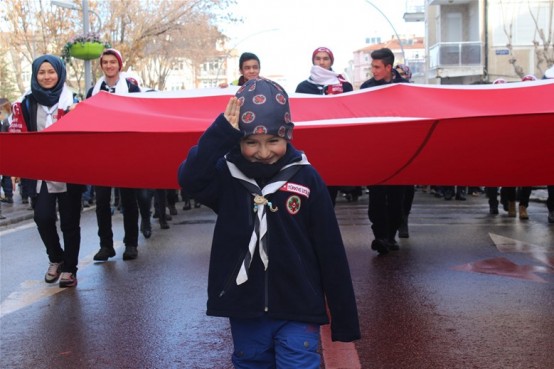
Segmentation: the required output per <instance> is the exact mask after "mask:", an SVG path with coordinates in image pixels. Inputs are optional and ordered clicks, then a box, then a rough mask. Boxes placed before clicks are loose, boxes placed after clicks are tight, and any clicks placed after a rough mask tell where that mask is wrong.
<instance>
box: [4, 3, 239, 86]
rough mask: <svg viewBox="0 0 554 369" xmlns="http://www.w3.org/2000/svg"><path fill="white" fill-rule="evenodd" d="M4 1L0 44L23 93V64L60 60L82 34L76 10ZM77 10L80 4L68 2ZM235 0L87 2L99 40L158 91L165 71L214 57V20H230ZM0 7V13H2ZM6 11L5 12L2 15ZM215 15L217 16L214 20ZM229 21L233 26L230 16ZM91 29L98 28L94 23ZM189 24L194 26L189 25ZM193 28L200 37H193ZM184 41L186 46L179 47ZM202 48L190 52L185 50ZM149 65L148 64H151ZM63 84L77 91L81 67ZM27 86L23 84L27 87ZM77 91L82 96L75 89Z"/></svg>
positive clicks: (73, 66) (71, 68)
mask: <svg viewBox="0 0 554 369" xmlns="http://www.w3.org/2000/svg"><path fill="white" fill-rule="evenodd" d="M2 1H3V2H5V5H4V8H5V9H6V12H5V14H2V18H3V20H5V23H4V24H3V25H0V31H3V32H5V34H6V35H7V37H5V45H0V46H3V47H6V48H8V49H9V50H10V52H9V55H11V58H12V60H11V61H10V62H11V64H12V66H13V67H12V72H13V73H14V75H15V80H16V83H17V87H18V89H19V90H20V92H21V93H23V92H24V91H25V90H26V89H28V86H26V83H25V82H24V81H23V80H22V77H21V76H22V70H23V68H25V64H30V63H31V62H32V60H34V59H35V58H36V57H37V56H39V55H41V54H44V53H52V54H57V55H61V52H62V49H63V46H64V45H65V44H66V43H67V41H68V40H69V39H70V38H71V37H73V36H75V35H77V34H80V33H82V29H83V26H82V21H81V18H80V17H79V16H76V14H75V10H70V9H64V8H60V7H56V6H53V5H52V4H51V3H50V1H51V0H2ZM73 2H74V3H75V4H76V5H77V6H80V5H81V0H73ZM234 2H235V1H234V0H142V1H137V0H120V1H109V0H98V1H95V0H90V1H89V7H90V9H91V10H93V11H94V12H93V14H91V20H93V19H94V17H95V15H94V14H98V15H99V16H100V19H101V23H102V24H103V26H102V29H100V30H98V29H95V28H94V27H92V29H93V30H95V31H99V32H98V33H99V34H100V35H101V37H102V40H103V41H105V42H108V43H110V44H111V45H112V46H113V47H115V48H117V49H118V50H120V51H121V53H122V54H123V56H124V64H125V67H127V66H133V68H134V69H135V70H138V68H142V69H145V70H146V69H148V73H150V74H152V73H153V76H152V78H151V79H149V80H151V81H154V80H156V81H157V83H156V84H155V87H157V88H160V89H161V88H163V87H164V86H165V79H166V78H167V75H168V72H169V70H171V68H172V67H174V66H175V63H177V62H182V59H184V58H189V57H193V58H194V59H195V62H192V63H191V64H193V65H194V68H197V67H198V66H197V65H195V64H194V63H203V62H205V61H206V60H207V57H208V56H212V55H213V53H214V51H213V50H214V49H215V45H216V42H217V39H219V38H221V37H222V35H221V33H220V31H219V30H218V29H217V27H216V26H215V25H214V24H212V23H213V22H214V20H217V19H218V18H217V17H229V16H228V15H225V14H224V11H225V9H226V8H227V7H228V6H229V5H230V4H231V3H234ZM4 8H2V7H0V9H4ZM8 9H9V12H8V11H7V10H8ZM216 14H219V15H216ZM229 20H230V21H233V20H232V19H231V18H230V17H229ZM93 24H95V25H96V24H99V22H98V20H96V21H95V22H94V23H93ZM192 25H194V26H192ZM198 29H201V30H203V31H204V32H198ZM184 40H186V41H187V42H184ZM192 44H195V45H196V44H201V45H203V47H202V48H195V49H194V50H193V49H192V48H190V47H189V46H190V45H192ZM150 63H151V64H150ZM92 67H93V79H95V78H96V77H97V76H99V75H101V71H100V69H99V65H98V62H97V61H93V62H92ZM68 76H69V77H68V80H70V81H71V80H73V81H76V84H77V85H78V86H82V85H83V83H82V80H83V63H82V62H81V61H79V60H70V62H69V63H68ZM27 84H28V83H27ZM80 91H81V92H83V91H82V90H81V89H80Z"/></svg>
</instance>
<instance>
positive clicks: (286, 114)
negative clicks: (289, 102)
mask: <svg viewBox="0 0 554 369" xmlns="http://www.w3.org/2000/svg"><path fill="white" fill-rule="evenodd" d="M285 123H290V113H289V112H288V111H287V112H286V113H285Z"/></svg>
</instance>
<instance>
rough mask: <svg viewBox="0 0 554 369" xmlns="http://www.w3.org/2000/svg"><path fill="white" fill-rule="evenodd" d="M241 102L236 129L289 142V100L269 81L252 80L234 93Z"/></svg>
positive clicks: (244, 133)
mask: <svg viewBox="0 0 554 369" xmlns="http://www.w3.org/2000/svg"><path fill="white" fill-rule="evenodd" d="M235 96H236V97H237V98H238V100H239V102H240V118H239V129H240V131H241V132H242V133H243V135H244V136H245V137H246V136H250V135H256V134H268V135H275V136H279V137H282V138H284V139H286V140H288V141H289V140H291V139H292V129H293V128H294V124H293V123H292V122H291V117H290V108H289V97H288V95H287V93H286V92H285V90H284V89H283V88H282V87H281V86H279V85H278V84H277V83H275V82H273V81H270V80H269V79H262V78H258V79H251V80H249V81H247V82H246V83H245V84H244V85H242V86H241V88H240V89H239V90H238V91H237V93H236V94H235Z"/></svg>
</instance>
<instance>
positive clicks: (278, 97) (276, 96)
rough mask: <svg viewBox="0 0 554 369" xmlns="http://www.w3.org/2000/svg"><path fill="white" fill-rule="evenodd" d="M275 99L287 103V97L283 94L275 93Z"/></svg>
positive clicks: (282, 103)
mask: <svg viewBox="0 0 554 369" xmlns="http://www.w3.org/2000/svg"><path fill="white" fill-rule="evenodd" d="M275 101H277V102H278V103H279V104H281V105H285V104H286V103H287V98H286V97H285V96H284V95H283V94H277V95H275Z"/></svg>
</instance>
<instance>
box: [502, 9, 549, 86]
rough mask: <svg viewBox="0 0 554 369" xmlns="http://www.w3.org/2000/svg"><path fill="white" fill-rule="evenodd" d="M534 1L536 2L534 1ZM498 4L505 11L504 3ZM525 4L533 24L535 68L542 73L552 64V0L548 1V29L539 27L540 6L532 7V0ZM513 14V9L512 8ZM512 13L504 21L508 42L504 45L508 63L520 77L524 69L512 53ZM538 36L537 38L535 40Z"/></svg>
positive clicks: (523, 73)
mask: <svg viewBox="0 0 554 369" xmlns="http://www.w3.org/2000/svg"><path fill="white" fill-rule="evenodd" d="M534 3H536V2H534ZM500 6H501V8H502V12H503V13H504V12H505V9H504V3H503V2H502V1H500ZM527 6H528V9H529V14H530V16H531V17H532V19H533V22H534V24H535V38H534V39H533V40H532V43H533V46H534V49H535V55H536V65H535V66H536V68H537V69H538V70H539V71H540V72H541V73H543V72H544V70H546V69H548V68H549V67H551V66H552V65H553V64H554V48H553V45H552V41H553V39H554V28H553V17H554V0H550V1H548V13H549V14H548V29H547V30H545V29H543V28H541V27H540V24H539V21H538V18H539V11H540V7H536V8H533V6H532V2H531V1H530V0H528V1H527ZM514 14H515V9H514ZM514 14H512V17H511V19H510V21H509V23H508V24H506V22H504V34H505V35H506V37H507V38H508V43H507V44H506V47H507V48H508V50H509V52H510V59H509V63H510V64H512V66H513V68H514V72H515V73H516V74H517V75H518V76H519V77H520V78H522V77H523V76H525V74H526V73H525V71H524V69H523V67H522V66H521V65H519V64H518V60H517V58H516V56H515V55H514V53H513V22H514ZM537 37H538V40H537Z"/></svg>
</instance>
